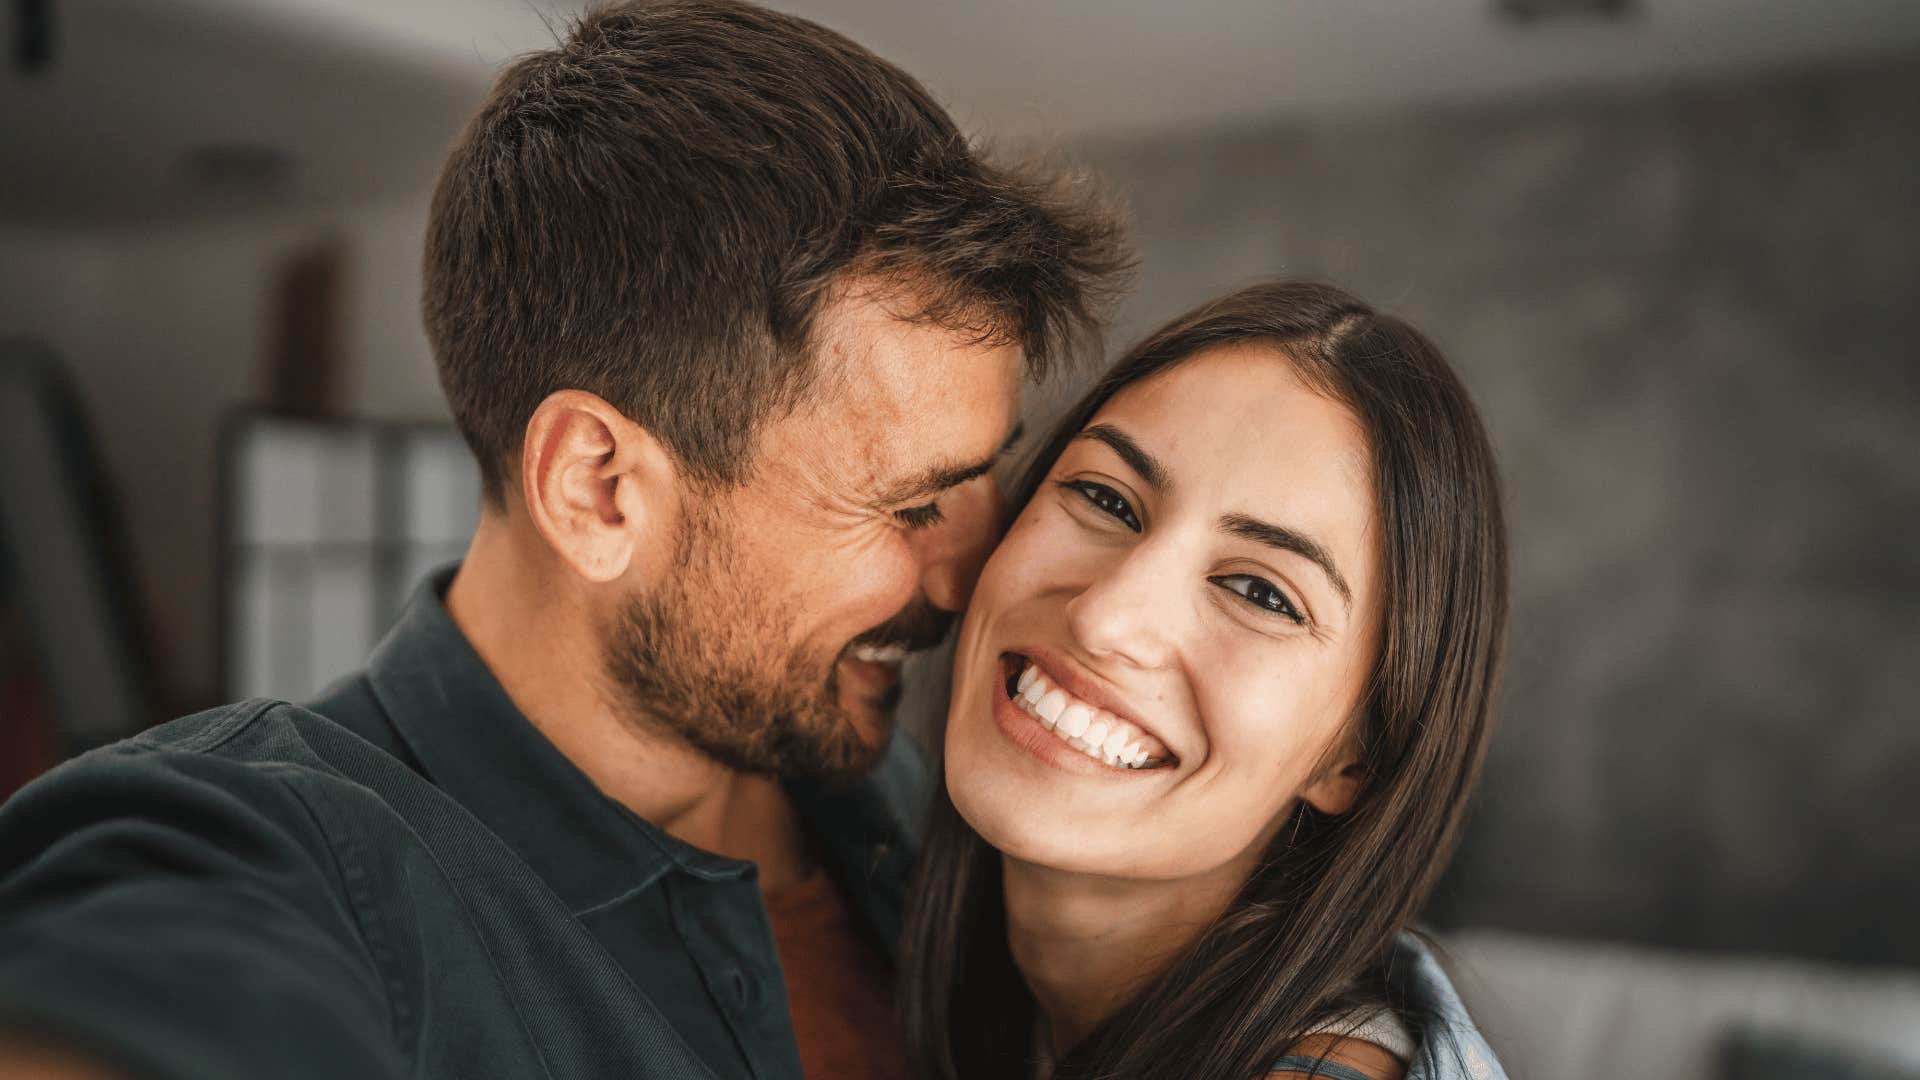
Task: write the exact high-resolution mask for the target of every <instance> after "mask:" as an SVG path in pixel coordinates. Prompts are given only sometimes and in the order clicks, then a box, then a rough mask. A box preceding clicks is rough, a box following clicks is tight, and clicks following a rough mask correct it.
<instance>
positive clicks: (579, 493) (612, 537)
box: [520, 390, 679, 584]
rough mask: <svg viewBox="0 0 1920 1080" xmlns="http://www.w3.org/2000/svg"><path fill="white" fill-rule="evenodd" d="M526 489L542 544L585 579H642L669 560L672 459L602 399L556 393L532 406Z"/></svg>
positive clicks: (674, 503) (674, 504) (673, 515)
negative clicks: (635, 576)
mask: <svg viewBox="0 0 1920 1080" xmlns="http://www.w3.org/2000/svg"><path fill="white" fill-rule="evenodd" d="M520 485H521V497H522V498H523V499H524V500H525V503H526V507H527V514H528V516H529V517H530V518H531V519H532V521H533V526H534V528H535V529H536V530H537V531H538V532H539V534H540V536H541V538H542V539H543V540H545V541H546V543H547V546H548V547H550V548H552V549H553V551H554V553H555V554H557V555H559V556H560V558H561V560H562V561H564V562H565V563H567V564H568V565H569V566H570V567H572V568H573V570H574V572H575V573H577V574H578V575H580V577H582V578H584V579H585V580H587V581H588V582H591V583H594V584H604V583H606V582H610V581H614V580H617V579H619V578H621V577H623V576H625V575H627V574H629V573H633V572H635V571H640V572H643V573H645V572H647V571H649V570H650V569H652V568H653V567H654V565H655V564H656V563H657V562H658V561H659V560H660V559H661V558H662V557H664V556H668V555H670V552H671V549H672V544H673V536H674V528H675V524H674V523H675V520H676V519H677V517H678V514H679V494H678V487H677V478H676V476H675V470H674V465H673V457H672V455H671V454H669V453H667V450H666V447H665V446H663V445H662V444H661V443H660V441H659V440H658V439H656V438H655V437H654V436H653V433H652V432H650V431H648V430H647V429H645V428H643V427H641V426H640V425H639V424H636V423H634V422H633V421H631V420H629V419H627V418H626V416H624V415H623V414H622V413H621V412H620V411H619V410H618V409H615V408H614V407H613V406H611V405H609V404H607V402H606V401H605V400H604V399H603V398H600V397H599V396H597V395H594V394H590V393H587V392H586V391H584V390H559V391H555V392H554V393H552V394H549V395H548V396H547V399H546V400H545V401H542V402H541V403H540V407H539V408H537V409H535V410H534V412H533V416H532V417H531V418H530V419H529V420H528V421H527V431H526V439H525V441H524V443H523V445H522V448H521V452H520Z"/></svg>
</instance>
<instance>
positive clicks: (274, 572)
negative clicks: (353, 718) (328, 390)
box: [220, 409, 480, 701]
mask: <svg viewBox="0 0 1920 1080" xmlns="http://www.w3.org/2000/svg"><path fill="white" fill-rule="evenodd" d="M222 435H223V438H222V440H221V499H220V502H221V527H220V547H221V558H220V588H221V593H222V597H223V599H222V603H221V612H222V615H221V620H220V635H221V649H220V657H221V668H222V674H221V687H222V692H223V693H224V694H225V695H226V696H227V697H230V698H248V697H274V698H282V699H288V700H293V701H300V700H304V699H307V698H309V697H312V696H313V695H314V694H315V693H316V692H318V691H319V690H321V689H322V688H324V687H325V686H326V685H327V684H328V683H330V682H332V681H333V680H334V679H336V678H338V677H340V676H341V675H345V674H347V673H348V672H351V671H353V670H355V669H357V668H359V667H360V666H361V665H362V664H364V663H365V662H366V658H367V654H368V653H369V652H370V651H371V650H372V649H373V646H374V645H375V644H376V643H377V642H378V641H379V640H380V637H381V635H382V634H384V633H385V632H386V629H387V627H388V626H389V625H391V624H392V622H393V618H394V616H395V615H396V614H397V613H398V612H399V610H400V606H401V604H402V602H404V601H405V599H406V598H407V596H408V594H409V593H410V592H411V591H412V589H413V587H414V585H415V584H417V583H418V582H419V581H420V579H421V578H422V577H424V576H425V575H426V573H427V571H428V570H430V569H432V568H433V567H435V566H438V565H440V564H442V563H445V562H448V561H451V560H453V559H457V558H459V557H460V556H461V555H462V554H463V553H465V551H466V547H467V541H468V540H469V538H471V537H472V535H473V527H474V524H475V522H476V521H477V519H478V517H479V512H480V474H479V470H478V469H477V468H476V467H475V466H474V463H473V456H472V454H470V453H469V452H468V451H467V447H466V443H464V442H463V441H461V438H460V434H459V432H458V431H456V430H455V429H454V428H453V426H452V425H451V424H420V423H398V422H389V421H378V420H341V419H329V420H322V419H315V418H312V417H301V416H288V415H285V414H281V413H276V412H270V411H264V410H258V409H248V410H245V411H242V412H240V413H237V414H235V415H234V416H233V417H232V418H231V420H230V421H229V422H228V424H227V425H226V428H225V430H224V431H223V433H222Z"/></svg>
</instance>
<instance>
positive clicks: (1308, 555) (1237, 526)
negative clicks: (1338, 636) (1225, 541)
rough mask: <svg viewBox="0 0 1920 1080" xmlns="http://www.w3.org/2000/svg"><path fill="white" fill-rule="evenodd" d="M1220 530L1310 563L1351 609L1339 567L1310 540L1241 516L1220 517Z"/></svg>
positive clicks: (1312, 539)
mask: <svg viewBox="0 0 1920 1080" xmlns="http://www.w3.org/2000/svg"><path fill="white" fill-rule="evenodd" d="M1220 528H1221V529H1223V530H1225V531H1226V532H1228V533H1231V534H1233V535H1234V536H1238V537H1240V538H1241V539H1243V540H1251V541H1253V542H1254V543H1256V544H1265V545H1266V546H1267V547H1271V548H1279V549H1280V550H1281V551H1291V552H1293V553H1294V554H1296V555H1299V556H1302V557H1303V558H1305V559H1307V560H1308V561H1310V562H1312V563H1313V564H1314V565H1316V566H1318V567H1319V568H1320V569H1321V570H1322V571H1324V572H1325V573H1326V575H1327V580H1328V581H1331V582H1333V588H1334V591H1336V592H1338V593H1339V594H1340V600H1341V602H1342V603H1344V604H1346V606H1347V609H1348V610H1349V611H1351V610H1352V609H1353V590H1352V589H1350V588H1348V587H1347V579H1346V578H1344V577H1342V576H1341V574H1340V568H1339V567H1338V566H1336V565H1334V562H1333V555H1332V554H1331V553H1330V552H1328V551H1327V549H1326V548H1325V547H1323V546H1322V545H1321V544H1320V542H1319V541H1317V540H1315V539H1314V538H1313V537H1311V536H1308V535H1306V534H1305V533H1301V532H1295V531H1294V530H1292V529H1289V528H1286V527H1284V526H1280V525H1274V524H1272V523H1270V522H1265V521H1261V520H1260V519H1259V518H1251V517H1248V516H1247V515H1245V514H1222V515H1220Z"/></svg>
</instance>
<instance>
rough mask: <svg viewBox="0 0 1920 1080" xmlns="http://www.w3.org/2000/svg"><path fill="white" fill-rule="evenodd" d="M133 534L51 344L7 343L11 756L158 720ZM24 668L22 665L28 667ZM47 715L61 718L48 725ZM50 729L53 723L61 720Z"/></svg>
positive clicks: (0, 542) (4, 492) (4, 498)
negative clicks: (15, 652)
mask: <svg viewBox="0 0 1920 1080" xmlns="http://www.w3.org/2000/svg"><path fill="white" fill-rule="evenodd" d="M127 550H128V549H127V545H126V531H125V529H124V527H123V525H122V523H121V519H120V514H119V509H118V503H117V502H116V500H115V497H114V493H113V490H112V485H111V484H110V483H109V481H108V477H107V473H106V470H105V468H104V467H103V466H102V464H101V460H100V457H99V454H98V452H97V450H96V448H95V443H94V439H93V434H92V430H91V428H90V426H89V424H88V422H87V417H86V412H85V409H84V408H83V407H82V405H81V402H80V396H79V394H78V392H77V391H76V390H75V388H74V385H73V382H72V379H71V378H70V377H69V375H68V373H67V369H66V367H65V365H64V364H63V363H62V362H61V360H60V357H59V356H58V354H57V353H55V352H54V350H53V349H52V348H50V347H48V346H47V345H45V344H43V343H41V342H37V341H32V340H27V339H11V340H0V609H4V612H5V618H6V622H7V624H8V626H7V630H8V635H7V636H8V637H9V638H10V639H11V640H12V641H13V643H14V644H15V645H17V646H18V647H19V651H20V652H21V653H23V654H25V655H24V659H25V660H26V662H27V664H28V665H30V667H31V670H32V672H33V674H34V675H35V676H37V677H34V678H26V677H23V676H22V674H21V672H20V671H19V670H18V669H17V666H16V670H15V671H13V672H12V673H11V685H10V686H9V687H8V689H7V693H6V696H5V701H4V702H0V705H4V706H6V707H8V713H7V714H6V715H0V754H10V755H12V756H13V758H14V762H13V763H14V764H15V765H17V764H19V761H18V759H19V756H20V755H22V754H25V753H31V752H35V749H36V748H45V747H46V736H47V735H48V732H46V731H43V730H35V727H36V726H38V727H50V728H51V736H52V743H53V745H52V746H51V747H50V749H51V750H52V753H53V755H55V756H60V755H67V754H76V753H79V752H81V751H83V750H87V749H90V748H92V747H95V746H99V745H102V744H104V743H108V742H112V741H113V740H115V739H119V738H123V737H125V736H127V735H131V734H134V733H135V732H137V731H139V730H140V729H141V728H143V727H145V726H146V725H147V724H148V723H150V722H151V721H152V720H153V719H154V717H155V715H156V713H157V709H156V693H155V682H154V677H153V666H152V660H151V657H150V655H149V653H148V650H147V647H146V640H145V637H144V635H143V632H142V627H143V625H144V622H143V619H142V617H141V611H142V605H141V604H140V602H139V595H138V593H137V592H136V590H135V589H134V585H133V575H132V573H131V570H130V564H129V562H128V559H127ZM16 659H19V658H16ZM42 709H44V710H46V711H47V712H49V713H50V714H51V715H50V717H48V716H36V715H34V714H35V713H36V712H38V711H40V710H42ZM49 721H50V723H49Z"/></svg>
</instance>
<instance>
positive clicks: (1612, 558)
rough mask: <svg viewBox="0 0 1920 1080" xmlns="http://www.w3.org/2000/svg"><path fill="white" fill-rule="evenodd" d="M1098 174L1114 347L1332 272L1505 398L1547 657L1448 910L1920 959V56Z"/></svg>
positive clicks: (1323, 134) (1535, 634) (1224, 139)
mask: <svg viewBox="0 0 1920 1080" xmlns="http://www.w3.org/2000/svg"><path fill="white" fill-rule="evenodd" d="M1090 160H1091V162H1092V164H1093V165H1094V166H1095V167H1097V169H1098V170H1099V171H1100V172H1102V173H1104V174H1105V175H1106V176H1107V177H1108V178H1109V179H1110V180H1111V181H1113V182H1114V183H1115V184H1116V185H1117V186H1118V187H1119V188H1121V189H1122V191H1123V192H1124V193H1125V194H1126V196H1127V197H1128V198H1129V200H1130V201H1131V203H1132V205H1133V207H1134V209H1135V212H1136V214H1137V217H1138V222H1139V235H1140V240H1141V243H1142V247H1143V253H1144V258H1145V266H1144V274H1143V278H1142V281H1141V288H1140V290H1139V292H1138V294H1137V295H1136V296H1135V297H1134V298H1133V300H1132V301H1131V302H1130V303H1129V305H1128V306H1127V308H1126V310H1125V313H1124V317H1123V319H1122V320H1121V330H1120V332H1119V333H1117V334H1116V344H1123V343H1124V342H1125V341H1126V340H1128V339H1130V338H1132V337H1133V336H1135V335H1136V334H1137V333H1138V332H1140V331H1142V330H1145V329H1147V328H1149V327H1151V326H1152V325H1153V324H1155V323H1157V322H1159V321H1160V320H1162V319H1164V318H1167V317H1169V316H1171V315H1173V314H1175V313H1177V312H1178V311H1180V310H1182V309H1184V308H1185V307H1187V306H1188V305H1190V304H1192V303H1194V302H1196V301H1198V300H1201V299H1203V298H1205V297H1208V296H1210V295H1212V294H1215V293H1217V292H1220V291H1223V290H1226V289H1228V288H1231V287H1232V286H1234V285H1236V284H1239V283H1243V282H1246V281H1248V280H1251V279H1253V278H1256V277H1260V276H1264V275H1270V274H1300V275H1315V276H1326V277H1330V278H1332V279H1333V280H1335V281H1337V282H1339V283H1342V284H1344V285H1346V286H1348V287H1350V288H1352V289H1354V290H1356V291H1357V292H1359V293H1360V294H1361V295H1363V296H1364V297H1366V298H1368V299H1369V300H1371V301H1373V302H1374V303H1376V304H1377V305H1378V306H1381V307H1383V308H1385V309H1388V310H1391V311H1394V312H1396V313H1399V314H1402V315H1405V316H1407V317H1408V318H1410V319H1411V320H1412V321H1413V322H1414V323H1415V324H1416V325H1418V326H1420V327H1422V328H1423V329H1425V330H1427V331H1428V332H1429V333H1431V334H1432V335H1433V336H1435V337H1436V338H1437V339H1438V341H1439V342H1440V343H1441V345H1442V347H1443V348H1444V349H1445V350H1446V351H1447V352H1448V354H1449V355H1450V356H1451V357H1452V359H1453V360H1454V362H1455V364H1456V365H1457V366H1458V368H1459V369H1460V370H1461V372H1462V373H1463V375H1464V376H1465V378H1466V379H1467V381H1468V383H1469V384H1470V386H1471V387H1472V389H1473V391H1474V393H1475V394H1476V396H1477V398H1478V400H1479V402H1480V404H1481V407H1482V409H1483V410H1484V413H1485V415H1486V417H1487V420H1488V423H1489V425H1490V426H1491V428H1492V431H1493V435H1494V438H1495V440H1496V442H1497V444H1498V447H1499V451H1500V453H1501V456H1502V460H1503V464H1504V468H1505V475H1506V481H1507V490H1508V499H1509V502H1508V510H1509V515H1510V521H1511V528H1512V536H1513V540H1514V551H1515V564H1514V574H1513V584H1514V601H1515V603H1514V614H1513V622H1512V633H1511V649H1510V657H1511V662H1510V668H1509V675H1508V680H1507V689H1506V695H1505V706H1504V709H1503V715H1502V717H1501V720H1500V724H1501V727H1500V731H1499V734H1498V739H1497V743H1496V746H1495V749H1494V751H1493V754H1492V757H1491V761H1490V764H1489V768H1488V773H1487V777H1486V783H1485V786H1484V789H1483V793H1482V798H1481V800H1480V804H1479V806H1478V809H1477V812H1476V817H1475V818H1474V820H1473V823H1472V827H1471V831H1470V835H1469V836H1468V838H1467V840H1466V843H1465V845H1464V848H1463V850H1462V851H1461V853H1460V856H1459V858H1458V859H1457V860H1456V862H1455V864H1454V867H1453V870H1452V872H1451V876H1450V878H1449V880H1448V882H1447V884H1446V887H1445V888H1444V890H1443V895H1442V896H1441V898H1440V900H1439V902H1438V904H1437V905H1436V908H1435V910H1434V912H1433V915H1434V917H1435V919H1436V920H1437V921H1439V922H1441V923H1443V924H1447V925H1497V926H1502V927H1510V928H1518V929H1525V930H1535V931H1552V932H1565V933H1573V934H1582V935H1606V936H1612V937H1624V938H1633V939H1640V940H1645V941H1651V942H1660V943H1667V944H1675V945H1682V946H1697V947H1724V948H1741V949H1754V950H1765V951H1769V952H1793V953H1802V954H1807V955H1820V956H1827V957H1832V958H1840V959H1850V960H1860V961H1870V962H1871V961H1883V962H1891V961H1902V962H1906V963H1916V962H1920V919H1916V918H1915V917H1914V916H1915V913H1916V912H1920V618H1916V614H1915V609H1916V606H1917V605H1920V552H1916V546H1915V542H1916V537H1915V533H1916V528H1920V393H1916V391H1917V390H1920V355H1916V354H1917V353H1920V349H1916V344H1915V343H1916V342H1920V303H1916V301H1917V300H1920V56H1913V57H1909V58H1907V59H1905V60H1903V61H1896V62H1885V61H1882V62H1879V63H1877V64H1876V65H1874V66H1872V67H1867V68H1853V69H1847V70H1829V71H1824V72H1822V71H1815V72H1811V73H1803V74H1799V75H1794V76H1790V77H1774V78H1770V79H1767V80H1764V81H1757V82H1742V83H1737V84H1725V85H1719V86H1716V87H1710V88H1692V89H1666V90H1661V91H1658V92H1648V93H1643V94H1638V95H1635V96H1614V97H1603V98H1594V97H1591V96H1588V97H1581V98H1577V99H1558V100H1545V101H1540V102H1537V103H1532V104H1527V105H1523V106H1519V107H1514V106H1500V107H1488V108H1480V109H1471V110H1454V111H1430V112H1420V113H1411V114H1396V115H1392V116H1385V115H1381V116H1375V117H1372V118H1362V119H1354V120H1346V121H1339V122H1334V121H1313V122H1303V123H1293V124H1288V125H1286V126H1276V127H1271V128H1267V129H1263V130H1249V131H1242V132H1238V133H1231V134H1220V135H1192V136H1187V137H1181V138H1167V139H1156V140H1153V141H1151V142H1143V143H1130V144H1116V145H1108V146H1103V147H1095V148H1093V150H1092V152H1091V155H1090ZM1062 397H1064V393H1056V394H1055V395H1054V399H1055V400H1059V399H1060V398H1062Z"/></svg>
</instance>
